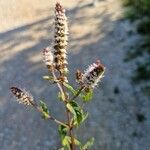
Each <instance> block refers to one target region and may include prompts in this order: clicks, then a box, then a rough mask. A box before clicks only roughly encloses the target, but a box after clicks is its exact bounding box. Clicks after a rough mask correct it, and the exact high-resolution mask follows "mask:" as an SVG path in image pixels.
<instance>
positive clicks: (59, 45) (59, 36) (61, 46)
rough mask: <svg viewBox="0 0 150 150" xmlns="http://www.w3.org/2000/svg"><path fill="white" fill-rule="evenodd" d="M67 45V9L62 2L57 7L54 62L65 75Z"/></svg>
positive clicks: (66, 69)
mask: <svg viewBox="0 0 150 150" xmlns="http://www.w3.org/2000/svg"><path fill="white" fill-rule="evenodd" d="M67 45H68V25H67V17H66V15H65V9H64V8H63V7H62V6H61V4H60V3H56V7H55V33H54V62H55V66H56V70H58V71H59V72H60V73H61V74H63V75H65V74H66V73H67V72H68V68H67V64H68V62H67V50H66V49H67Z"/></svg>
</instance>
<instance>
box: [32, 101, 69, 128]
mask: <svg viewBox="0 0 150 150" xmlns="http://www.w3.org/2000/svg"><path fill="white" fill-rule="evenodd" d="M32 105H33V107H34V108H35V109H36V110H37V111H39V112H40V113H42V114H43V113H44V112H43V109H42V108H41V107H40V106H38V105H37V104H36V103H33V104H32ZM46 117H47V119H50V120H53V121H54V122H56V123H57V124H59V125H63V126H65V127H67V128H69V126H68V125H66V124H65V123H63V122H61V121H59V120H57V119H56V118H54V117H53V116H51V115H49V114H46Z"/></svg>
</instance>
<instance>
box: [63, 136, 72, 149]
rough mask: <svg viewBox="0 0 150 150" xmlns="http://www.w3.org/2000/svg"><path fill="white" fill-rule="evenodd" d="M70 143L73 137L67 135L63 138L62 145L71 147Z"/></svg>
mask: <svg viewBox="0 0 150 150" xmlns="http://www.w3.org/2000/svg"><path fill="white" fill-rule="evenodd" d="M70 143H71V138H70V137H69V136H65V137H64V139H63V140H62V145H63V146H67V147H69V145H70Z"/></svg>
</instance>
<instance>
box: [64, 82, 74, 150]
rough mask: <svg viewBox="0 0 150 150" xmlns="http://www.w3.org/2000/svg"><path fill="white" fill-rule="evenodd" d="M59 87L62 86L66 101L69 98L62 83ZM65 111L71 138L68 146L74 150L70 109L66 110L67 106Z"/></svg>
mask: <svg viewBox="0 0 150 150" xmlns="http://www.w3.org/2000/svg"><path fill="white" fill-rule="evenodd" d="M61 87H62V91H63V93H64V96H65V99H66V101H67V102H68V101H69V100H68V98H67V94H66V91H65V87H64V85H63V84H61ZM66 113H67V119H68V125H69V136H70V138H71V143H70V148H71V150H75V143H74V135H73V126H72V123H71V113H70V111H69V110H68V108H67V107H66Z"/></svg>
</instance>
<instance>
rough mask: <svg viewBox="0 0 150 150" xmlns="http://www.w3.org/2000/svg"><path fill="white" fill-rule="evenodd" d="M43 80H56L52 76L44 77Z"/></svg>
mask: <svg viewBox="0 0 150 150" xmlns="http://www.w3.org/2000/svg"><path fill="white" fill-rule="evenodd" d="M43 79H44V80H50V81H52V80H54V78H53V77H52V76H47V75H46V76H43Z"/></svg>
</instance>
